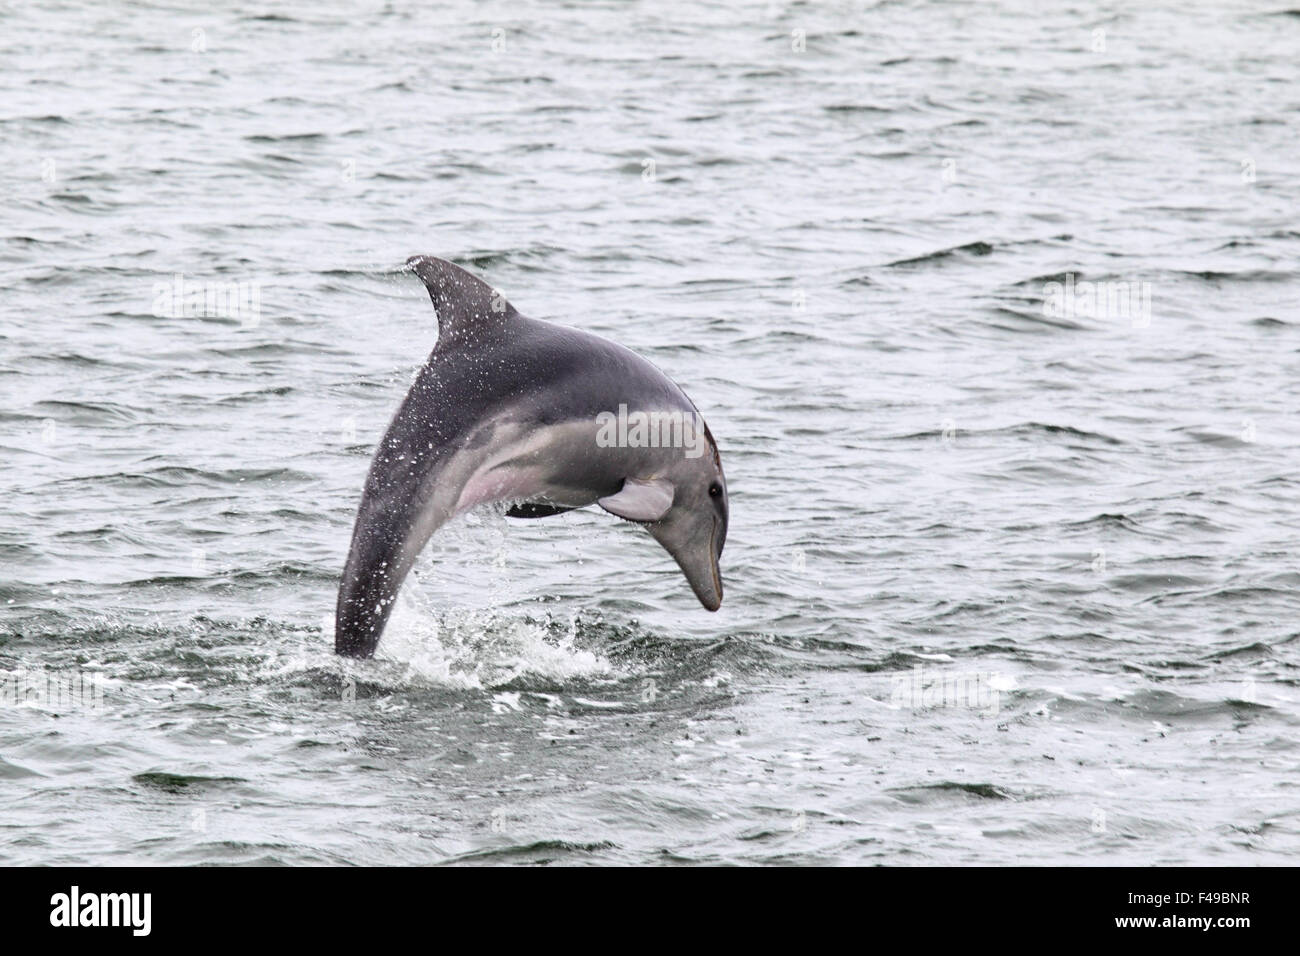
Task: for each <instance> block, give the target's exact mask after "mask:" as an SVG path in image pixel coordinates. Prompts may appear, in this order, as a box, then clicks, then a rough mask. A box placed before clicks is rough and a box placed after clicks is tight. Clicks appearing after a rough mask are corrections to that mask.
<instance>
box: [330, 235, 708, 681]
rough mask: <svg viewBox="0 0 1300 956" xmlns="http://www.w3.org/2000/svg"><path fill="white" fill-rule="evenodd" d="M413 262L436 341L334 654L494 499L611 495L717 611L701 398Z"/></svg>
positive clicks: (376, 473) (360, 559) (349, 570)
mask: <svg viewBox="0 0 1300 956" xmlns="http://www.w3.org/2000/svg"><path fill="white" fill-rule="evenodd" d="M407 265H408V266H409V267H410V268H412V269H413V270H414V271H415V274H416V275H418V276H419V277H420V279H421V280H423V282H424V284H425V286H426V288H428V290H429V296H430V298H431V299H432V300H433V306H434V309H435V310H436V312H437V314H438V341H437V344H436V345H435V346H434V349H433V352H432V354H431V355H430V356H429V360H428V362H426V363H425V365H424V367H423V368H422V369H421V370H420V373H419V375H418V376H417V377H416V380H415V383H414V384H413V385H412V386H411V390H410V391H409V392H408V393H407V395H406V399H405V400H404V401H403V402H402V405H401V408H399V409H398V411H397V415H396V416H395V417H394V418H393V421H392V424H391V425H389V426H388V431H387V433H386V434H385V435H384V437H383V439H382V440H381V441H380V443H379V447H378V449H377V450H376V451H375V457H374V460H373V461H372V462H371V465H370V474H369V475H368V477H367V478H366V486H365V491H364V493H363V495H362V499H361V506H360V508H359V509H358V510H357V519H356V525H355V527H354V528H353V531H352V546H351V549H350V550H349V552H348V559H347V564H346V566H345V567H344V569H343V579H342V581H341V582H340V584H339V596H338V607H337V610H336V616H335V631H334V633H335V637H334V649H335V651H336V652H337V653H339V654H346V655H350V656H353V657H369V656H371V655H372V654H373V653H374V651H375V647H376V646H377V645H378V643H379V638H380V636H381V635H382V633H383V630H384V624H385V623H386V622H387V620H388V616H389V614H390V612H391V611H392V607H393V602H394V600H395V598H396V597H397V592H398V590H399V589H400V588H401V586H402V581H403V580H404V579H405V578H406V575H407V573H408V572H409V571H410V569H411V566H412V565H413V564H414V562H415V559H416V557H417V556H418V555H419V553H420V551H421V550H422V549H423V548H424V546H425V544H426V543H427V542H428V540H429V537H430V536H431V535H432V534H433V533H434V532H435V531H436V530H437V529H438V528H439V527H440V526H442V525H443V524H444V523H446V522H447V521H448V520H449V519H451V518H453V517H455V516H456V515H458V514H461V513H462V512H465V511H467V510H469V509H470V508H473V507H475V506H477V505H481V504H487V503H490V502H502V501H503V502H510V503H511V506H510V508H509V510H508V511H507V514H509V515H511V516H513V517H518V518H540V517H545V516H547V515H553V514H558V513H560V512H563V511H569V510H572V509H574V508H581V507H584V506H586V505H590V504H599V505H600V506H601V507H602V508H604V509H605V510H606V511H608V512H610V513H611V514H615V515H618V516H619V517H621V518H626V519H627V520H629V521H636V522H640V523H641V524H643V525H644V526H645V527H646V529H647V530H648V531H649V532H650V534H651V535H653V536H654V538H655V539H656V540H657V541H658V542H659V543H660V544H661V545H663V547H664V548H665V549H666V550H667V551H668V553H669V554H671V555H672V556H673V558H675V559H676V561H677V564H678V565H679V566H680V567H681V569H682V573H683V574H685V576H686V580H687V581H688V582H689V583H690V585H691V588H692V590H694V592H695V595H696V597H698V598H699V599H700V603H701V604H703V605H704V606H705V607H706V608H708V609H709V610H710V611H716V610H717V609H718V607H719V606H720V605H721V604H722V577H721V574H720V572H719V570H718V559H719V557H720V556H721V554H722V546H723V543H724V542H725V541H726V537H727V483H726V479H725V478H724V476H723V474H722V462H721V459H720V458H719V456H718V449H717V445H716V444H715V443H714V441H713V436H712V435H711V434H710V433H709V431H708V427H707V426H706V425H705V424H704V421H703V419H702V418H701V417H700V414H699V412H698V411H697V410H696V408H695V406H694V404H692V402H691V400H690V399H689V398H687V397H686V395H685V394H684V393H683V392H682V390H681V389H680V388H678V387H677V385H675V384H674V383H673V382H672V381H671V380H669V378H668V377H667V376H666V375H664V374H663V372H661V371H659V369H657V368H655V366H653V365H651V364H650V363H649V362H647V361H646V360H645V359H643V358H641V357H640V356H639V355H637V354H636V353H634V352H631V351H629V350H628V349H625V348H623V347H622V346H620V345H615V344H614V343H612V342H609V341H607V340H605V339H602V338H599V337H598V336H595V335H591V334H589V333H586V332H581V331H578V330H577V329H571V328H566V327H564V326H559V325H554V324H552V323H549V322H543V321H540V320H538V319H530V318H528V317H527V316H524V315H521V314H520V313H519V312H517V311H516V310H515V308H514V306H512V305H511V304H510V303H509V302H507V301H506V300H505V299H504V297H502V296H501V294H500V293H498V292H497V291H496V290H494V289H493V288H492V287H491V286H489V285H487V284H486V283H485V282H483V281H481V280H480V279H478V278H476V277H474V276H472V275H470V274H469V273H468V272H466V271H465V270H463V269H461V268H459V267H457V266H455V265H452V264H451V263H450V262H447V261H445V260H442V259H435V258H433V257H432V256H415V257H414V258H412V259H410V260H408V261H407ZM629 409H631V412H630V413H629V412H628V410H629ZM615 416H618V419H617V420H618V427H617V428H614V427H613V423H614V421H615ZM629 422H631V425H630V426H629V424H628V423H629ZM615 435H616V436H617V437H616V439H614V438H613V437H612V436H615Z"/></svg>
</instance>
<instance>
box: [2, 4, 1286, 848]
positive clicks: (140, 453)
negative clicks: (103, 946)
mask: <svg viewBox="0 0 1300 956" xmlns="http://www.w3.org/2000/svg"><path fill="white" fill-rule="evenodd" d="M1288 2H1289V0H1277V2H1248V3H1236V2H1220V3H1200V2H1196V3H1190V4H1189V3H1182V2H1178V3H1175V2H1170V0H1152V2H1143V3H1136V4H1119V3H1100V4H1088V3H1064V4H1040V3H1034V2H1028V0H1023V2H1022V0H1002V2H989V3H958V2H944V3H936V2H880V3H870V2H865V3H864V2H842V0H827V2H817V3H788V2H776V3H763V4H753V3H728V4H715V3H702V4H701V3H696V4H685V3H681V4H675V3H659V4H651V3H630V2H629V3H625V2H618V3H581V4H579V3H553V2H545V3H543V2H527V0H525V2H516V3H510V4H504V3H486V4H467V3H450V4H437V5H428V6H426V5H422V4H416V3H353V4H342V3H336V2H324V3H318V4H312V5H310V6H309V7H303V6H302V5H298V6H297V8H295V7H291V6H289V5H286V4H276V3H258V4H253V3H235V4H197V3H174V4H138V3H125V2H119V3H112V4H91V3H80V2H76V3H59V2H54V3H46V2H41V3H35V2H9V3H0V195H2V196H3V199H2V205H0V209H2V213H0V290H2V291H0V390H2V391H0V396H2V397H3V401H2V402H0V460H2V461H3V487H4V494H3V498H2V499H0V607H2V608H3V612H2V616H0V678H3V679H4V681H5V683H4V685H0V689H3V687H4V686H7V687H9V688H11V689H12V688H20V692H19V693H18V694H17V696H14V695H13V694H12V693H11V698H12V699H11V700H9V701H8V702H7V703H6V704H5V705H4V706H0V862H4V863H9V864H15V863H17V864H32V863H51V864H69V863H92V864H95V863H130V864H136V863H140V864H143V863H164V864H197V863H208V864H212V863H218V864H230V863H283V864H340V863H348V864H376V863H378V864H387V863H421V864H422V863H439V862H447V861H453V862H454V861H464V862H488V863H492V862H554V863H579V864H582V863H650V864H658V863H666V864H672V863H719V862H725V863H755V862H767V863H772V862H775V863H813V864H816V863H832V864H845V863H853V864H861V863H889V864H936V863H937V864H967V863H993V864H1009V863H1020V864H1025V863H1030V864H1039V863H1051V864H1102V863H1122V864H1148V863H1197V864H1219V863H1224V864H1227V863H1246V864H1253V863H1259V864H1265V863H1267V864H1277V863H1292V862H1294V861H1295V859H1296V853H1297V850H1300V817H1298V814H1300V776H1298V775H1297V769H1298V764H1300V750H1298V748H1297V731H1298V730H1300V694H1298V692H1297V661H1298V660H1300V657H1298V654H1297V650H1298V648H1300V643H1298V641H1297V637H1298V636H1300V621H1298V619H1297V610H1298V609H1300V599H1298V598H1297V588H1298V587H1300V569H1298V568H1297V557H1296V556H1297V551H1298V545H1300V521H1298V519H1297V513H1298V512H1300V483H1298V482H1297V479H1296V467H1297V465H1298V464H1300V427H1298V426H1297V422H1296V417H1295V413H1296V410H1297V407H1298V406H1300V389H1298V388H1297V382H1298V381H1300V309H1298V308H1297V302H1300V271H1298V269H1297V264H1298V263H1300V179H1298V177H1300V149H1297V147H1298V146H1300V138H1298V137H1297V129H1298V128H1300V82H1298V81H1300V10H1297V9H1290V8H1288V7H1287V3H1288ZM801 41H802V42H801ZM801 46H802V49H800V47H801ZM415 253H430V254H435V255H440V256H445V257H447V258H451V259H454V260H455V261H457V262H459V263H461V264H463V265H465V266H466V267H467V268H470V269H472V270H474V271H475V272H477V273H478V274H480V275H482V276H484V277H485V278H486V279H488V280H489V281H491V282H492V283H494V284H495V285H497V286H498V287H500V288H501V289H503V290H505V291H506V292H507V293H508V294H509V296H510V298H511V300H512V301H513V302H514V303H515V304H516V305H517V306H518V307H519V308H520V309H521V310H522V311H524V312H525V313H528V314H531V315H534V316H536V317H539V318H546V319H551V320H554V321H558V322H562V323H566V324H571V325H574V326H578V327H580V328H584V329H588V330H591V331H594V332H596V333H599V334H603V335H607V336H609V337H611V338H614V339H616V340H618V341H620V342H622V343H623V344H626V345H628V346H630V347H632V348H634V349H636V350H638V351H639V352H641V353H642V354H643V355H645V356H647V357H648V358H650V359H651V360H652V361H654V362H655V363H657V364H659V365H660V366H661V367H662V368H664V369H666V370H667V371H668V372H669V374H671V375H672V376H673V377H674V378H675V379H676V380H677V381H678V382H680V383H681V384H682V385H683V387H684V388H685V390H686V391H687V392H688V394H690V395H691V396H692V398H693V399H694V400H695V401H696V403H697V404H698V405H699V407H700V408H701V410H702V411H703V412H704V414H705V416H706V418H707V419H708V421H709V424H710V426H711V429H712V431H713V433H714V434H715V435H716V436H717V438H718V441H719V444H720V446H721V449H722V454H723V459H724V462H725V465H726V469H727V475H728V480H729V485H730V492H731V511H732V517H731V529H730V534H729V536H728V540H727V549H726V553H725V554H724V556H723V571H724V577H725V580H726V584H727V596H726V602H725V604H724V606H723V608H722V610H721V611H720V612H719V613H718V614H716V615H710V614H708V613H707V612H705V611H703V610H701V609H700V608H699V606H698V604H697V603H696V601H695V599H694V598H693V597H692V595H691V594H690V591H689V589H688V588H687V587H686V585H685V582H684V581H683V580H682V579H681V577H680V574H679V573H678V572H677V570H676V568H675V567H674V566H673V564H672V562H671V559H670V558H668V556H667V555H666V554H664V553H663V552H662V551H661V550H660V549H659V548H658V547H657V546H656V545H655V544H654V542H653V541H651V540H650V538H649V537H648V536H646V535H645V534H644V533H643V532H640V531H639V530H638V529H636V528H633V527H631V526H627V525H624V524H622V523H620V522H617V521H615V520H614V519H612V518H611V517H610V516H608V515H605V514H603V513H599V512H594V511H593V512H590V513H588V512H581V513H575V514H571V515H566V516H562V517H558V518H552V519H548V520H546V521H535V522H516V521H511V520H508V519H506V518H504V517H503V516H501V514H500V513H499V512H492V511H489V512H486V513H484V514H479V515H474V516H471V517H470V518H469V519H467V520H465V521H462V522H460V523H458V524H456V525H455V526H453V527H450V528H448V529H446V530H445V531H444V532H441V533H440V534H439V535H438V536H437V538H435V540H434V542H433V543H432V544H431V546H430V548H429V550H428V552H427V554H426V555H425V557H424V558H423V560H422V562H421V564H420V567H419V570H418V575H417V578H416V579H412V580H411V582H410V583H409V584H408V586H407V588H406V591H405V593H404V595H403V599H402V604H401V606H400V607H399V609H398V611H397V613H396V615H395V618H394V621H393V624H392V626H391V627H390V632H389V634H388V636H387V637H386V638H385V641H384V644H383V645H382V647H381V655H382V658H383V659H381V660H378V661H373V662H361V663H355V662H347V663H345V662H341V661H339V660H338V659H336V658H335V657H334V656H333V655H332V653H331V651H330V648H331V639H332V635H331V631H330V628H331V626H332V625H331V623H330V620H329V618H330V615H331V612H332V609H333V603H334V592H335V588H336V585H337V575H338V572H339V570H340V568H341V566H342V562H343V558H344V555H345V551H346V547H347V541H348V536H349V533H350V530H351V522H352V518H353V514H354V511H355V507H356V504H357V501H358V498H359V493H360V488H361V484H362V481H363V478H364V474H365V471H366V468H367V466H368V463H369V458H370V454H371V452H372V450H373V447H374V444H375V442H376V441H377V439H378V437H379V436H380V435H381V434H382V432H383V429H384V428H385V427H386V425H387V422H388V419H389V417H390V416H391V414H392V412H393V411H394V409H395V408H396V406H397V404H398V402H399V401H400V400H401V397H402V395H403V394H404V392H405V390H406V388H407V386H408V384H409V382H410V379H411V376H412V374H413V373H414V371H415V370H416V369H417V368H418V367H419V366H420V364H421V363H422V362H423V360H424V358H425V356H426V355H427V353H428V351H429V349H430V348H431V347H432V345H433V342H434V340H435V338H436V329H437V326H436V321H435V316H434V314H433V311H432V309H431V307H430V304H429V302H428V299H427V296H426V295H425V293H424V290H423V289H422V288H421V286H420V284H419V283H418V281H416V280H415V279H414V277H413V276H411V275H409V274H405V273H402V272H401V271H400V265H401V263H402V262H403V260H404V259H405V258H406V257H407V256H409V255H412V254H415ZM177 274H180V275H182V276H183V277H184V279H185V280H189V281H196V282H240V283H244V284H245V288H251V287H253V286H254V285H256V286H257V288H258V289H259V292H260V301H259V305H260V311H259V312H258V313H257V314H256V315H255V316H251V317H250V316H249V315H247V314H246V315H242V316H231V315H226V316H223V315H217V314H209V315H200V316H188V317H187V316H185V315H183V314H182V315H177V316H174V317H167V316H165V315H163V316H160V315H158V314H156V312H157V311H159V310H158V309H157V308H156V306H157V302H156V300H157V298H158V293H159V289H158V288H157V287H158V285H159V284H160V283H161V284H162V287H163V289H165V288H166V284H167V283H170V282H172V281H173V277H174V276H175V275H177ZM1067 275H1068V276H1072V277H1073V278H1069V279H1067ZM1067 281H1071V282H1076V283H1077V282H1084V281H1091V282H1100V283H1130V284H1132V287H1133V288H1137V289H1142V290H1145V291H1146V293H1147V294H1149V300H1148V301H1149V304H1150V310H1149V312H1143V313H1140V314H1136V315H1127V316H1126V315H1119V314H1115V313H1114V310H1113V308H1112V309H1110V310H1109V311H1107V310H1102V314H1088V313H1089V310H1087V309H1082V310H1078V309H1076V310H1075V311H1074V314H1058V313H1054V314H1047V313H1048V312H1051V311H1052V310H1051V309H1045V303H1046V302H1047V301H1048V300H1049V299H1050V298H1051V295H1052V289H1053V288H1054V287H1052V286H1051V285H1050V284H1051V283H1052V282H1061V283H1062V284H1064V283H1065V282H1067ZM1076 288H1077V286H1076ZM1110 288H1112V289H1120V288H1124V287H1121V286H1119V285H1111V286H1110ZM918 668H919V670H918ZM38 675H39V677H40V681H41V682H43V683H42V684H41V685H40V686H45V687H47V688H48V687H62V688H63V689H64V690H65V691H66V690H67V688H69V687H74V688H75V687H77V686H83V687H84V686H85V685H78V684H76V683H75V681H77V680H79V679H84V680H85V681H91V680H92V679H93V681H94V682H95V686H96V687H97V688H98V692H99V693H100V694H101V695H102V697H100V698H92V699H90V700H89V701H87V700H86V699H78V700H74V701H72V704H71V706H69V704H68V702H67V701H60V700H58V699H54V698H51V696H50V695H49V694H48V693H45V694H42V693H40V692H32V690H31V688H32V687H33V686H35V684H34V682H35V681H36V677H37V676H38ZM60 682H62V683H60Z"/></svg>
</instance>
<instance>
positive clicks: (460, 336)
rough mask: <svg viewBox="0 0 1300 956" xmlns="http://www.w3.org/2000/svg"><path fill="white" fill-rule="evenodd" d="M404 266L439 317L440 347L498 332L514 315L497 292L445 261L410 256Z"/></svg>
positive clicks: (504, 299) (513, 309)
mask: <svg viewBox="0 0 1300 956" xmlns="http://www.w3.org/2000/svg"><path fill="white" fill-rule="evenodd" d="M406 265H407V267H408V268H410V269H413V270H414V271H415V274H416V275H417V276H419V277H420V280H421V281H422V282H423V283H424V287H425V288H426V289H428V290H429V298H430V299H432V300H433V308H434V310H435V311H436V312H437V313H438V343H439V344H440V345H442V344H444V343H451V342H458V341H465V340H467V339H472V338H474V337H475V336H476V335H479V334H483V333H488V332H491V331H492V330H498V329H501V328H503V327H504V326H505V324H506V322H507V321H509V319H510V317H511V316H513V315H516V314H517V313H516V312H515V307H514V306H513V305H511V304H510V303H509V302H507V301H506V297H505V296H504V295H503V294H502V293H501V292H500V291H498V290H497V289H494V288H492V287H491V286H490V285H488V284H487V283H486V282H484V281H483V280H482V279H479V278H478V277H476V276H472V275H470V274H469V273H468V272H466V271H465V270H464V269H462V268H461V267H460V266H457V265H452V264H451V263H450V262H448V261H447V260H446V259H438V258H435V257H434V256H411V258H409V259H407V260H406Z"/></svg>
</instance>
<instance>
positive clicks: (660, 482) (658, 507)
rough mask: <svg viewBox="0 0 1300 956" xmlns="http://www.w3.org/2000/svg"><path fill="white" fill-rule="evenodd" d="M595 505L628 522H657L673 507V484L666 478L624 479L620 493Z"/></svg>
mask: <svg viewBox="0 0 1300 956" xmlns="http://www.w3.org/2000/svg"><path fill="white" fill-rule="evenodd" d="M596 504H598V505H600V506H601V507H602V508H604V509H605V510H606V511H608V512H609V513H610V514H612V515H618V516H619V517H620V518H626V519H627V520H628V521H658V520H659V519H660V518H662V517H663V516H664V515H666V514H667V513H668V509H669V508H671V507H672V506H673V483H672V482H671V481H669V480H668V479H667V478H626V479H624V481H623V488H622V490H621V491H619V492H618V493H617V494H613V495H608V496H606V497H604V498H599V499H597V501H596Z"/></svg>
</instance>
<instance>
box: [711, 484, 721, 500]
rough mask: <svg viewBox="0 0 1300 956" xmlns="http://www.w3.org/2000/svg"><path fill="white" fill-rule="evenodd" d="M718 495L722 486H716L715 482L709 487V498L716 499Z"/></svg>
mask: <svg viewBox="0 0 1300 956" xmlns="http://www.w3.org/2000/svg"><path fill="white" fill-rule="evenodd" d="M720 494H722V485H720V484H718V483H717V482H716V481H715V482H714V483H713V484H711V485H709V497H710V498H716V497H718V495H720Z"/></svg>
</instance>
